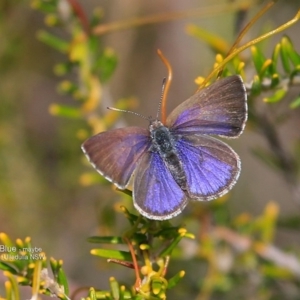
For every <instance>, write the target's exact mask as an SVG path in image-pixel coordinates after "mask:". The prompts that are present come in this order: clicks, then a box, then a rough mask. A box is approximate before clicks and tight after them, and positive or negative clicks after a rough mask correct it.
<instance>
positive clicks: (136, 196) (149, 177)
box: [133, 152, 187, 220]
mask: <svg viewBox="0 0 300 300" xmlns="http://www.w3.org/2000/svg"><path fill="white" fill-rule="evenodd" d="M134 176H135V177H134V190H133V201H134V206H135V208H136V209H137V210H138V211H139V212H140V213H141V214H142V215H144V216H146V217H147V218H149V219H155V220H166V219H170V218H172V217H175V216H176V215H178V214H179V213H180V212H181V211H182V210H183V209H184V207H185V206H186V204H187V197H186V195H185V193H184V192H183V191H182V190H181V188H180V187H179V186H178V184H177V183H176V182H175V180H174V178H173V177H172V175H171V173H170V171H169V170H168V169H167V167H166V165H165V163H164V161H163V160H162V158H161V157H160V155H159V154H158V153H156V152H146V153H145V154H144V155H143V158H142V159H141V161H140V163H139V166H138V168H137V171H136V172H135V175H134Z"/></svg>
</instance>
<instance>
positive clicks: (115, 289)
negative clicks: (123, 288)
mask: <svg viewBox="0 0 300 300" xmlns="http://www.w3.org/2000/svg"><path fill="white" fill-rule="evenodd" d="M109 283H110V290H111V295H112V297H113V299H119V298H120V287H119V283H118V281H116V279H115V278H114V277H111V278H110V279H109Z"/></svg>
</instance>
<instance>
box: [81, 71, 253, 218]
mask: <svg viewBox="0 0 300 300" xmlns="http://www.w3.org/2000/svg"><path fill="white" fill-rule="evenodd" d="M246 120H247V94H246V89H245V86H244V84H243V81H242V79H241V77H240V76H239V75H233V76H230V77H226V78H223V79H219V80H217V81H216V82H214V83H213V84H211V85H209V86H208V87H205V88H203V89H201V90H200V91H198V92H197V93H196V94H194V95H193V96H192V97H190V98H189V99H187V100H186V101H184V102H182V103H181V104H180V105H179V106H177V107H176V108H175V109H174V110H173V111H172V112H171V114H170V115H169V116H168V117H167V119H166V122H165V124H163V123H162V122H161V121H159V120H158V118H157V119H155V120H151V121H150V125H149V128H148V129H146V128H141V127H125V128H117V129H113V130H109V131H105V132H101V133H99V134H97V135H95V136H93V137H91V138H89V139H88V140H86V141H85V142H84V143H83V145H82V150H83V152H84V153H85V155H86V156H87V158H88V160H89V161H90V163H91V164H92V165H93V167H94V168H95V169H96V170H97V171H98V172H99V173H100V174H101V175H103V176H104V177H105V178H106V179H107V180H109V181H111V182H112V183H114V184H115V185H116V186H117V187H118V188H119V189H126V187H128V185H129V182H130V181H131V180H133V192H132V195H133V203H134V206H135V208H136V209H137V210H138V211H139V213H141V214H142V215H143V216H145V217H147V218H149V219H154V220H166V219H171V218H173V217H175V216H176V215H178V214H179V213H180V212H182V210H183V209H184V208H185V206H186V205H187V203H188V201H189V200H190V199H191V200H200V201H207V200H212V199H216V198H218V197H220V196H222V195H224V194H225V193H227V192H228V191H229V190H230V189H231V188H232V187H233V186H234V185H235V183H236V181H237V179H238V177H239V174H240V170H241V162H240V158H239V157H238V155H237V154H236V153H235V151H234V150H233V149H231V147H229V146H228V145H227V144H225V143H224V142H222V141H220V140H218V139H216V138H214V137H212V136H211V135H217V136H221V137H225V138H236V137H238V136H239V135H240V134H241V133H242V132H243V130H244V127H245V123H246Z"/></svg>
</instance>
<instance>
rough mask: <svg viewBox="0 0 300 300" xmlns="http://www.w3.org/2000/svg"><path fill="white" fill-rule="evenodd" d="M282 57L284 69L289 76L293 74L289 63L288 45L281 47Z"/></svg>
mask: <svg viewBox="0 0 300 300" xmlns="http://www.w3.org/2000/svg"><path fill="white" fill-rule="evenodd" d="M280 57H281V62H282V66H283V69H284V70H285V72H286V73H287V74H289V73H290V72H291V66H290V61H289V53H288V48H287V47H286V45H283V44H282V43H281V47H280Z"/></svg>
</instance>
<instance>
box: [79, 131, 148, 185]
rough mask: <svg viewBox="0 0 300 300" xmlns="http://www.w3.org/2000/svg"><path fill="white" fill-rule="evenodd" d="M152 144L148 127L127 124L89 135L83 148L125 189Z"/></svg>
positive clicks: (91, 159)
mask: <svg viewBox="0 0 300 300" xmlns="http://www.w3.org/2000/svg"><path fill="white" fill-rule="evenodd" d="M150 143H151V141H150V137H149V131H148V130H146V129H144V128H140V127H127V128H118V129H113V130H109V131H105V132H102V133H99V134H97V135H95V136H93V137H91V138H89V139H88V140H87V141H85V142H84V143H83V145H82V150H83V152H84V153H85V154H86V156H87V157H88V159H89V161H90V162H91V164H92V165H93V167H94V168H95V169H96V170H97V171H98V172H99V173H100V174H101V175H103V176H104V177H105V178H106V179H108V180H109V181H111V182H113V183H114V184H115V185H116V186H118V187H119V188H120V189H124V188H125V187H126V186H127V185H128V182H129V180H130V178H131V176H132V173H133V172H134V170H135V169H136V167H137V164H138V162H139V160H140V158H141V157H142V155H143V154H144V153H145V151H147V150H148V148H149V147H150Z"/></svg>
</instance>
